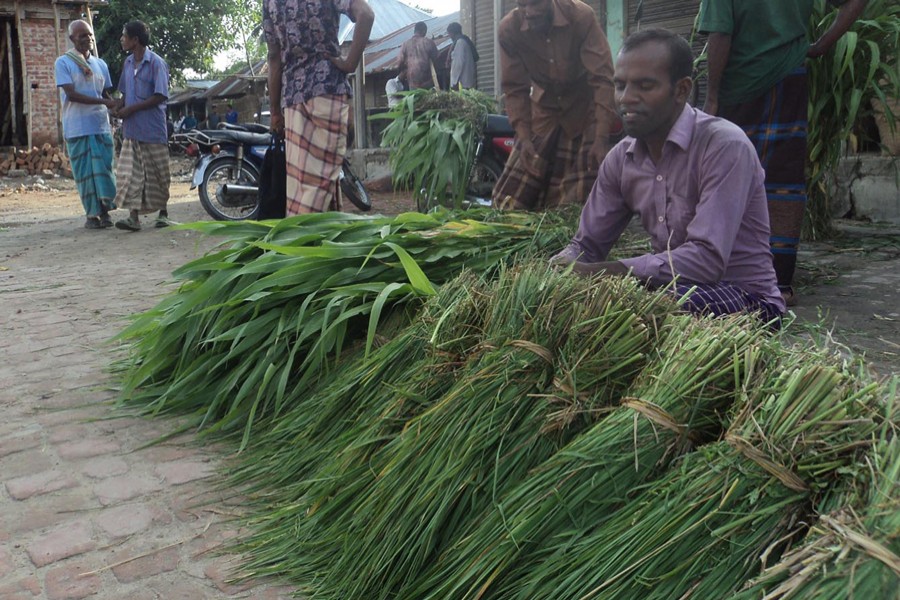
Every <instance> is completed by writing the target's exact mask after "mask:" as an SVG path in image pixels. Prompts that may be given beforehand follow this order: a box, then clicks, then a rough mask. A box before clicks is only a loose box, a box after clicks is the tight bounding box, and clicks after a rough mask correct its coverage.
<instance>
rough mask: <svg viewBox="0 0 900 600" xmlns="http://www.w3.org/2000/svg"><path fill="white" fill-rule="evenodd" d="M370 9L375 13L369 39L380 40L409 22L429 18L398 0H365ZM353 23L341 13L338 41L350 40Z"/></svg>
mask: <svg viewBox="0 0 900 600" xmlns="http://www.w3.org/2000/svg"><path fill="white" fill-rule="evenodd" d="M366 1H367V2H368V4H369V6H371V7H372V11H373V12H374V13H375V23H373V24H372V33H370V34H369V39H370V40H380V39H381V38H383V37H384V36H386V35H389V34H391V33H393V32H395V31H397V30H398V29H401V28H403V27H406V26H407V25H409V24H411V23H417V22H419V21H425V20H427V19H429V18H431V15H429V14H428V13H427V12H425V11H423V10H419V9H418V8H413V7H412V6H409V5H408V4H404V3H402V2H400V1H399V0H366ZM354 27H355V25H354V24H353V23H352V22H351V21H350V19H349V18H347V16H346V15H341V24H340V27H339V28H338V42H339V43H341V44H343V43H344V42H347V41H350V39H351V38H352V37H353V29H354Z"/></svg>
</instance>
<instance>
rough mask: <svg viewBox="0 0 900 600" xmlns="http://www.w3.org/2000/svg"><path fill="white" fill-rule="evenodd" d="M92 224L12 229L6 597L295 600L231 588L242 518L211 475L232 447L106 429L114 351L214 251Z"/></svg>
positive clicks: (2, 427)
mask: <svg viewBox="0 0 900 600" xmlns="http://www.w3.org/2000/svg"><path fill="white" fill-rule="evenodd" d="M195 205H196V202H194V203H193V205H192V206H191V207H190V208H184V207H177V208H176V210H174V211H172V214H173V218H176V219H177V218H181V219H183V220H188V219H189V218H190V217H193V218H200V215H199V214H193V215H187V214H185V213H186V212H187V211H189V210H190V211H196V210H197V209H196V206H195ZM81 224H82V219H81V218H69V219H62V220H56V221H51V222H47V223H39V224H35V225H26V226H22V227H13V228H8V229H2V228H0V331H2V337H0V411H2V415H3V418H2V420H0V599H2V600H18V599H20V598H21V599H25V598H27V599H33V598H34V599H38V598H39V599H52V600H56V599H74V598H86V597H90V598H97V599H104V600H106V599H109V600H121V599H125V598H127V599H128V600H150V599H159V600H177V599H185V600H203V599H206V598H210V599H211V598H259V599H275V598H287V597H289V596H290V594H289V592H288V590H286V589H285V588H283V587H277V586H275V585H260V586H258V587H256V588H253V589H241V588H237V587H234V586H231V585H229V584H228V583H226V579H227V573H228V566H229V564H231V563H230V562H229V560H228V559H226V558H222V557H217V556H215V553H214V552H213V551H214V550H215V548H216V547H217V546H219V545H220V544H221V542H222V541H223V540H224V539H226V538H227V537H229V536H233V535H235V532H234V531H233V530H232V529H230V528H229V527H228V526H226V525H224V524H223V522H224V521H225V520H226V519H227V518H228V515H229V512H233V511H232V510H231V509H229V507H228V505H227V504H226V503H224V502H216V498H215V496H214V495H213V494H212V492H211V491H210V488H211V485H210V479H209V478H210V476H211V475H212V474H214V472H215V470H216V468H217V467H218V466H219V462H218V457H221V456H223V452H222V449H217V448H210V447H206V448H203V447H198V446H197V445H196V444H191V442H193V441H194V438H192V437H191V436H185V437H182V438H180V439H178V440H175V441H174V442H168V443H165V444H162V445H154V446H151V447H147V448H142V446H144V445H145V444H147V443H148V442H150V441H151V440H154V439H155V438H157V437H158V436H160V435H161V434H163V433H166V432H168V431H169V430H170V428H171V427H172V422H171V421H169V422H165V421H147V420H140V419H133V418H127V419H114V420H108V419H104V418H105V417H109V416H110V415H111V414H113V411H112V410H111V409H110V407H109V406H108V404H107V403H108V402H109V401H111V400H112V399H113V398H114V392H112V391H110V390H109V389H108V386H109V385H110V383H112V382H113V379H112V378H111V377H110V376H109V375H108V374H107V373H106V372H105V371H104V368H105V367H106V366H107V365H108V364H109V363H110V360H111V359H112V358H113V357H114V356H115V355H114V352H113V350H112V349H111V348H109V347H107V346H105V344H104V341H105V340H107V339H108V337H109V336H110V335H111V334H113V333H115V332H116V331H118V330H119V328H120V327H121V322H122V319H123V318H124V317H126V316H128V315H130V314H133V313H135V312H137V311H140V310H143V309H146V308H149V307H151V306H152V305H153V304H154V303H155V301H156V299H158V298H159V297H160V296H161V295H162V294H163V293H164V292H165V291H166V290H167V289H168V288H167V286H166V285H162V282H164V281H166V279H167V277H168V275H169V273H170V272H171V271H172V269H173V268H175V267H177V266H179V265H181V264H183V263H184V262H186V261H187V260H189V259H191V258H194V257H196V256H198V255H199V254H200V253H201V252H202V251H203V250H204V249H205V247H206V246H207V245H208V244H209V240H207V239H203V238H200V237H198V236H195V235H193V234H191V233H188V232H174V231H171V230H153V229H150V230H144V231H142V232H139V233H135V234H131V233H126V232H120V231H115V230H110V231H99V232H98V231H87V230H85V229H83V228H81ZM96 419H104V420H96ZM210 501H212V502H213V504H210V503H209V502H210ZM198 504H201V506H198Z"/></svg>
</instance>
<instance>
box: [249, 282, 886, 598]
mask: <svg viewBox="0 0 900 600" xmlns="http://www.w3.org/2000/svg"><path fill="white" fill-rule="evenodd" d="M457 283H458V284H459V285H458V287H451V286H449V285H448V286H447V288H446V291H447V293H448V296H446V297H444V298H443V299H441V294H439V295H438V296H435V297H434V298H432V300H431V301H430V302H429V303H428V304H426V309H425V312H424V313H423V314H427V315H429V317H428V318H427V319H426V321H427V322H428V323H418V324H417V325H418V326H419V329H418V330H417V332H416V335H415V338H416V339H417V340H418V343H412V342H411V341H410V340H409V339H405V338H404V336H405V335H407V334H409V332H410V331H411V330H413V329H415V328H416V325H414V326H413V327H411V328H410V329H409V330H405V331H404V332H401V333H400V334H399V335H398V336H397V337H395V338H394V339H393V340H391V342H389V343H388V344H386V345H385V346H383V347H382V348H381V349H382V350H383V349H387V348H390V352H389V354H388V355H387V356H386V357H385V358H386V359H388V360H395V361H399V362H400V363H402V365H403V367H402V369H401V370H399V371H398V372H397V374H398V376H399V377H401V378H402V379H397V378H388V379H384V380H381V381H380V382H378V383H375V382H373V384H375V385H374V388H372V389H370V387H368V386H367V387H366V389H365V390H364V391H363V390H360V388H359V386H358V385H352V386H344V389H343V390H341V389H338V388H331V392H330V393H328V394H324V395H323V394H322V393H320V391H319V390H316V391H314V392H313V394H312V396H313V397H315V398H318V399H319V400H317V401H316V402H321V404H322V406H326V407H336V406H340V407H344V410H345V411H346V417H347V418H346V419H343V418H341V411H340V410H335V409H334V408H330V409H329V408H326V409H325V414H330V415H332V417H331V418H329V419H328V421H329V427H328V428H326V429H323V430H322V431H323V432H324V431H326V430H327V433H324V434H321V435H316V436H312V437H310V436H308V435H306V434H300V435H296V436H293V437H292V436H291V435H290V431H292V430H293V426H292V425H289V424H288V422H289V420H288V419H286V420H285V421H284V424H285V427H284V428H283V429H282V430H280V432H279V436H280V439H274V438H272V437H270V435H266V436H263V437H262V438H260V439H259V444H258V446H256V447H254V448H253V449H252V450H251V452H250V454H248V455H247V458H248V459H249V462H248V463H247V464H246V465H245V468H244V470H243V471H242V481H241V483H244V484H245V483H247V482H252V483H253V485H254V489H255V490H256V491H257V492H259V496H258V497H257V498H256V502H255V503H252V504H251V505H250V510H251V514H252V516H251V518H250V519H249V521H248V522H249V525H250V529H251V531H252V533H251V534H250V535H249V536H248V537H246V538H245V539H244V540H243V541H242V543H240V544H239V545H237V546H236V547H235V549H238V550H240V551H242V552H243V553H244V555H245V556H246V557H247V562H246V563H245V565H244V567H245V569H246V571H245V573H244V574H245V575H250V576H253V575H262V574H266V575H273V574H274V575H279V576H282V577H285V578H286V579H288V580H289V581H291V582H292V583H293V584H295V585H297V586H298V589H299V590H300V591H301V592H302V593H307V594H309V595H310V596H311V597H315V598H332V599H338V598H341V599H356V598H358V599H361V600H362V599H366V600H371V599H376V598H408V599H410V600H412V599H416V600H422V599H427V598H435V599H438V598H440V599H446V598H516V599H531V598H561V599H568V598H573V599H574V598H644V597H651V598H682V597H683V598H689V597H690V598H704V599H705V598H710V599H712V598H715V599H718V598H727V597H730V596H732V595H738V594H744V595H743V596H738V597H740V598H751V597H761V595H760V594H759V590H768V589H770V586H771V585H772V583H771V582H772V581H773V580H779V581H778V582H777V583H782V582H783V581H784V580H785V579H786V578H787V575H792V578H791V579H790V580H789V581H788V582H787V583H784V585H790V586H795V585H799V584H798V579H797V577H798V576H796V573H795V571H796V569H797V568H798V567H797V565H798V563H799V564H801V565H802V566H808V564H809V563H808V560H807V557H808V554H793V553H792V551H793V552H797V553H802V552H819V554H816V556H817V557H818V558H819V559H820V560H823V561H832V562H834V563H835V564H837V565H839V566H840V567H841V569H842V570H841V571H839V574H838V575H837V576H834V575H832V576H831V577H830V578H829V577H826V576H827V575H829V572H826V570H827V569H830V568H831V567H832V564H831V563H829V564H826V565H822V566H821V567H820V568H819V569H818V570H815V571H814V573H815V574H817V575H819V578H818V579H815V580H813V578H811V577H809V572H804V580H803V581H804V583H806V584H810V582H813V583H815V585H819V586H823V587H817V588H811V589H816V590H819V589H834V588H833V587H832V586H835V587H836V586H839V585H845V586H849V589H860V590H863V589H865V590H885V589H895V588H896V585H895V584H896V583H897V582H898V581H897V572H896V570H894V569H893V568H894V567H895V566H896V563H895V562H894V559H895V558H896V550H895V547H896V544H897V535H896V534H897V531H896V522H897V521H896V519H897V514H896V502H894V501H893V500H891V501H888V500H886V499H888V498H893V497H894V496H895V487H894V486H895V485H896V483H895V481H896V477H895V476H896V465H895V464H894V463H892V462H891V461H890V460H889V459H887V458H885V450H884V449H885V448H889V447H890V444H891V442H893V441H894V439H893V438H894V435H895V426H896V410H895V408H894V403H893V402H894V395H895V387H892V386H891V385H888V384H884V383H879V382H875V381H871V380H869V379H868V378H867V376H866V374H865V371H864V370H863V369H859V370H858V371H857V370H854V369H853V365H854V363H852V362H848V361H844V360H841V359H838V358H836V357H835V356H832V355H831V354H829V353H828V352H825V351H813V350H807V349H797V348H786V347H782V346H781V345H780V340H779V338H777V337H773V336H772V335H771V334H770V333H769V332H768V331H767V330H765V329H764V327H763V326H762V325H761V324H759V323H758V322H757V321H756V319H755V318H753V317H751V316H734V317H729V318H724V319H721V318H720V319H698V318H695V317H692V316H689V315H684V314H678V313H677V312H676V311H674V310H673V305H672V304H671V303H670V302H669V301H668V299H667V298H665V297H664V296H661V295H657V294H652V293H649V292H647V291H645V290H643V289H641V288H640V287H638V286H637V285H636V284H635V283H634V282H632V281H631V280H628V279H614V278H597V279H593V280H581V279H575V278H572V277H570V276H569V275H567V274H566V273H558V272H553V271H548V270H547V269H546V267H545V266H544V265H543V264H540V265H529V264H525V265H517V266H514V267H511V268H507V269H501V270H500V271H499V273H498V274H497V275H496V276H495V277H488V278H483V279H479V280H477V282H476V280H475V279H473V275H471V274H468V275H465V276H464V277H463V279H462V280H460V281H459V282H457ZM454 290H455V291H454ZM464 290H472V291H473V294H474V296H467V295H466V294H465V292H464ZM454 294H455V296H454ZM474 297H478V298H480V300H481V301H480V302H478V303H474V304H478V306H479V310H477V311H476V310H472V308H473V306H474V304H473V303H472V300H473V298H474ZM463 298H465V300H463ZM467 315H468V316H467ZM442 322H443V323H446V324H447V325H448V326H449V327H447V328H446V329H444V330H443V331H442V332H441V328H440V327H438V324H439V323H442ZM457 327H459V328H460V329H458V330H457V329H456V328H457ZM462 331H464V332H466V333H465V334H461V333H460V332H462ZM425 340H429V342H434V345H431V344H429V343H423V342H424V341H425ZM451 340H459V341H460V343H459V345H458V346H457V349H461V350H463V351H462V352H454V353H453V354H452V356H453V359H452V360H450V361H449V362H450V364H452V368H451V369H450V370H449V371H448V370H440V369H438V371H437V372H442V373H444V374H446V375H447V377H446V379H442V380H440V381H439V383H438V384H437V385H435V386H431V387H429V386H426V385H423V383H424V382H426V381H432V380H433V379H440V377H439V376H437V377H435V376H433V374H434V373H436V371H435V369H436V366H437V364H439V363H440V361H439V360H436V358H437V356H438V354H436V353H435V352H436V351H437V348H438V347H439V346H440V345H442V344H446V343H448V342H450V341H451ZM394 344H396V345H394ZM404 347H406V348H408V349H409V352H406V353H404V351H403V349H404ZM629 357H630V358H629ZM417 364H418V365H421V368H417V366H416V365H417ZM368 368H370V369H371V368H373V366H372V365H370V366H369V367H368ZM401 373H403V374H402V375H401ZM416 375H418V376H419V379H418V380H416V379H415V377H416ZM407 384H409V385H407ZM351 387H352V388H353V390H354V391H353V392H352V393H351V394H349V395H346V394H347V392H348V390H349V388H351ZM417 390H421V392H422V393H418V392H417ZM363 397H365V398H366V399H367V400H366V401H365V402H363V403H361V404H360V410H355V407H356V400H355V399H358V398H363ZM411 399H412V402H410V400H411ZM363 404H364V405H365V406H364V408H363V407H362V405H363ZM296 410H297V411H298V412H299V411H301V410H303V407H302V405H300V404H298V405H296ZM297 418H298V419H299V421H300V422H304V421H305V420H306V419H307V417H304V416H297ZM302 429H303V428H302V427H301V430H302ZM879 440H881V441H880V442H879ZM310 452H311V453H313V454H315V455H317V457H318V458H317V459H316V461H315V464H308V463H305V464H304V465H303V468H302V469H299V470H291V471H290V472H289V473H284V472H281V473H279V469H278V468H277V466H272V465H279V464H294V463H295V459H296V457H304V456H305V455H307V453H310ZM301 461H305V459H304V458H301ZM251 463H252V464H251ZM259 464H266V465H267V466H266V467H265V468H258V467H255V466H254V465H259ZM871 465H875V466H877V468H876V467H875V466H871ZM868 471H871V472H872V480H873V483H872V484H871V485H870V486H863V485H862V484H860V483H859V482H860V481H861V480H864V479H865V477H863V476H864V475H865V474H866V473H867V472H868ZM289 480H293V481H294V483H292V484H289V485H284V484H285V483H286V482H288V481H289ZM876 480H877V482H876ZM891 482H893V483H891ZM846 490H854V495H853V498H855V500H854V501H853V503H850V501H849V500H848V499H847V498H848V497H849V492H847V491H846ZM861 490H862V491H861ZM861 498H865V501H863V500H860V499H861ZM820 515H822V516H820ZM833 515H842V517H841V519H842V520H839V519H836V518H835V517H834V516H833ZM847 515H853V518H854V519H855V520H856V528H848V527H847V522H846V520H847V519H848V518H849V517H848V516H847ZM866 517H868V519H866ZM834 523H837V525H834ZM810 524H815V526H814V527H813V529H811V530H809V526H810ZM826 525H828V526H831V527H832V529H831V530H828V531H830V532H831V535H836V534H834V532H835V531H842V533H841V535H842V536H843V537H842V538H840V539H842V540H843V541H844V547H843V550H838V549H835V548H834V547H833V546H834V543H835V538H833V537H830V538H828V539H827V540H824V541H823V540H821V539H820V537H819V536H821V535H822V534H821V531H822V529H823V527H825V526H826ZM864 525H865V526H864ZM840 527H843V529H840ZM808 530H809V531H808ZM806 546H810V547H811V548H812V550H809V549H807V550H804V548H805V547H806ZM823 546H824V547H825V548H826V550H827V551H828V552H830V553H829V554H827V556H824V557H823V556H822V555H821V552H822V548H823ZM851 550H853V551H855V552H856V555H855V557H854V560H853V561H849V562H847V560H846V559H847V554H848V552H850V551H851ZM782 556H783V557H784V559H783V560H784V561H788V562H785V563H779V562H778V561H779V560H781V559H782ZM842 560H843V561H842ZM791 561H793V562H791ZM773 563H775V564H778V565H781V570H779V571H771V570H770V571H765V572H764V571H763V569H764V568H765V566H767V565H771V564H773ZM820 564H821V563H820ZM857 566H864V567H865V569H866V570H865V571H864V573H863V574H864V575H865V576H866V579H865V581H864V584H863V585H862V587H857V588H854V587H853V585H854V582H851V581H850V580H851V579H853V578H854V577H856V576H857V571H856V567H857ZM826 568H827V569H826ZM761 574H762V576H761ZM760 576H761V578H759V579H756V578H757V577H760ZM841 582H842V583H841ZM747 586H755V587H747ZM891 586H894V587H891Z"/></svg>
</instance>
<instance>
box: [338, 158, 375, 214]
mask: <svg viewBox="0 0 900 600" xmlns="http://www.w3.org/2000/svg"><path fill="white" fill-rule="evenodd" d="M340 182H341V194H342V195H343V196H344V198H347V199H348V200H350V202H352V203H353V206H355V207H356V208H358V209H359V210H361V211H363V212H369V211H370V210H372V199H371V198H370V197H369V192H367V191H366V187H365V186H364V185H363V182H362V181H360V180H359V177H357V176H356V175H355V174H354V173H353V171H351V170H350V161H348V160H347V159H346V158H345V159H344V164H343V166H342V167H341V174H340Z"/></svg>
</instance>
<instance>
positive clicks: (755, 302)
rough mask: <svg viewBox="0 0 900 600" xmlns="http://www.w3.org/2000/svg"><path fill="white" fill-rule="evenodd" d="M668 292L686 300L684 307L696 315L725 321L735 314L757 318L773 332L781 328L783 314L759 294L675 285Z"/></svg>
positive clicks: (719, 285)
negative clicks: (749, 314) (745, 314)
mask: <svg viewBox="0 0 900 600" xmlns="http://www.w3.org/2000/svg"><path fill="white" fill-rule="evenodd" d="M666 290H667V291H668V292H669V293H671V294H672V295H673V296H675V297H676V298H684V303H683V304H682V307H683V308H684V309H685V310H687V311H688V312H690V313H691V314H694V315H708V316H714V317H721V316H724V315H730V314H735V313H742V312H746V313H752V314H756V315H757V316H758V317H759V319H760V320H761V321H762V322H763V323H767V324H769V326H770V327H771V328H773V329H778V328H780V327H781V316H782V313H781V310H780V309H779V308H778V307H777V306H775V305H773V304H771V303H769V302H767V301H766V299H765V298H763V297H762V296H760V295H759V294H755V293H752V292H748V291H746V290H744V289H741V288H740V287H738V286H736V285H734V284H733V283H727V282H723V281H720V282H718V283H680V282H677V281H676V282H673V283H670V284H669V285H668V286H666Z"/></svg>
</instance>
